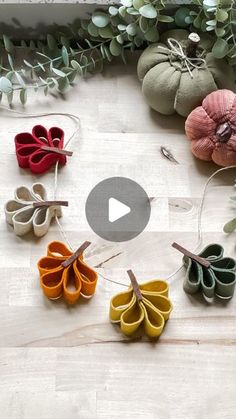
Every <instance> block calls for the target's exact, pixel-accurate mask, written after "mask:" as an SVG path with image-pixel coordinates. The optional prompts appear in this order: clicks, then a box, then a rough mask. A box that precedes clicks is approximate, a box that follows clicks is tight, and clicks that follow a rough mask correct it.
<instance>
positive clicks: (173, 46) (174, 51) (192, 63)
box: [160, 38, 206, 78]
mask: <svg viewBox="0 0 236 419" xmlns="http://www.w3.org/2000/svg"><path fill="white" fill-rule="evenodd" d="M167 43H168V45H169V48H166V47H162V46H160V48H161V49H163V50H165V51H166V52H168V53H170V54H171V55H174V56H175V57H177V58H179V60H180V61H181V63H182V66H183V67H186V68H187V70H188V72H189V74H190V77H191V78H193V73H192V70H193V69H194V68H203V67H204V66H205V65H206V61H205V60H204V58H201V57H196V58H192V57H188V56H187V55H186V53H185V52H184V50H183V47H182V45H181V44H180V42H179V41H177V40H176V39H174V38H169V39H168V41H167Z"/></svg>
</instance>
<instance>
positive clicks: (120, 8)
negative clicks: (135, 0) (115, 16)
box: [119, 6, 126, 18]
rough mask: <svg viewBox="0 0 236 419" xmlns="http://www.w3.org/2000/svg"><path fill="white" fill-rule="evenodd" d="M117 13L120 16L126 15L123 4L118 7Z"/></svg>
mask: <svg viewBox="0 0 236 419" xmlns="http://www.w3.org/2000/svg"><path fill="white" fill-rule="evenodd" d="M119 14H120V15H121V17H123V18H124V17H125V15H126V7H125V6H121V7H119Z"/></svg>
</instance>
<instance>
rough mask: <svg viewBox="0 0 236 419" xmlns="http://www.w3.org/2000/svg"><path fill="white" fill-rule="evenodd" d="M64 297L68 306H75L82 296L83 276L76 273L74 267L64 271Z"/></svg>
mask: <svg viewBox="0 0 236 419" xmlns="http://www.w3.org/2000/svg"><path fill="white" fill-rule="evenodd" d="M62 279H63V297H64V299H65V301H66V302H67V303H68V304H75V303H76V302H77V301H78V299H79V296H80V290H81V276H80V274H79V272H77V271H76V272H75V270H74V267H73V265H70V266H68V267H67V268H65V269H64V271H63V276H62Z"/></svg>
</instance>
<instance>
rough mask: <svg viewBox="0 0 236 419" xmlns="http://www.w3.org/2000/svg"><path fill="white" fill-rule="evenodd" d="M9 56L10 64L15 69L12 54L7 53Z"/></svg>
mask: <svg viewBox="0 0 236 419" xmlns="http://www.w3.org/2000/svg"><path fill="white" fill-rule="evenodd" d="M7 58H8V62H9V65H10V67H11V69H12V70H14V64H13V59H12V56H11V55H10V54H7Z"/></svg>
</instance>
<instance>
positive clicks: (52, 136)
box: [48, 127, 64, 149]
mask: <svg viewBox="0 0 236 419" xmlns="http://www.w3.org/2000/svg"><path fill="white" fill-rule="evenodd" d="M48 140H49V142H50V144H51V145H52V147H58V148H61V149H62V148H63V144H64V131H63V130H62V129H61V128H58V127H52V128H50V130H49V132H48Z"/></svg>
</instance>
